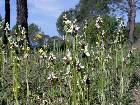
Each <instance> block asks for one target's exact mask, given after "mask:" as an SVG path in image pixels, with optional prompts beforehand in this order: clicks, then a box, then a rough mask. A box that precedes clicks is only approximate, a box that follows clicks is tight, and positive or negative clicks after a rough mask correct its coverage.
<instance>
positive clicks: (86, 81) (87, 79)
mask: <svg viewBox="0 0 140 105" xmlns="http://www.w3.org/2000/svg"><path fill="white" fill-rule="evenodd" d="M83 82H84V83H86V85H90V82H91V81H90V78H89V77H88V76H87V75H85V76H84V79H83Z"/></svg>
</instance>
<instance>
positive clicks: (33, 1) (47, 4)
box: [29, 0, 63, 17]
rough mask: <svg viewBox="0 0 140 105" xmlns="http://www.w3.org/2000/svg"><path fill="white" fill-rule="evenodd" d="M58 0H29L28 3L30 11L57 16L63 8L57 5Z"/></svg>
mask: <svg viewBox="0 0 140 105" xmlns="http://www.w3.org/2000/svg"><path fill="white" fill-rule="evenodd" d="M57 1H58V0H30V1H29V4H30V6H31V8H32V12H38V13H43V14H49V15H52V16H54V17H58V16H59V15H60V13H61V12H62V10H63V7H62V6H60V5H58V4H59V3H58V2H57Z"/></svg>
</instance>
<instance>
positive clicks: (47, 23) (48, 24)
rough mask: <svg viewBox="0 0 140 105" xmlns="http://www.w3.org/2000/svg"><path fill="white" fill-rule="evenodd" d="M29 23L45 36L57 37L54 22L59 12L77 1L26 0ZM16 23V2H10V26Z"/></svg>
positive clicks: (1, 9) (0, 9)
mask: <svg viewBox="0 0 140 105" xmlns="http://www.w3.org/2000/svg"><path fill="white" fill-rule="evenodd" d="M4 1H5V0H0V12H1V13H0V14H1V15H2V17H4V14H5V13H4ZM27 1H28V10H29V17H28V21H29V23H36V24H37V25H38V26H40V27H41V29H42V31H43V32H45V34H47V35H58V33H57V29H56V21H57V18H58V17H59V15H60V14H61V12H63V11H64V10H69V9H70V8H73V7H74V6H75V5H76V4H78V2H79V0H27ZM15 23H16V0H11V26H13V25H14V24H15Z"/></svg>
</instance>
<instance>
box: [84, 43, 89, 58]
mask: <svg viewBox="0 0 140 105" xmlns="http://www.w3.org/2000/svg"><path fill="white" fill-rule="evenodd" d="M84 53H85V55H86V56H87V57H89V56H90V53H89V52H88V44H86V46H85V49H84Z"/></svg>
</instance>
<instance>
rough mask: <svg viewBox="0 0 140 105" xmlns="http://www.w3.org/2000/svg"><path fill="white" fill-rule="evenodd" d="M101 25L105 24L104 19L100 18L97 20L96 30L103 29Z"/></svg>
mask: <svg viewBox="0 0 140 105" xmlns="http://www.w3.org/2000/svg"><path fill="white" fill-rule="evenodd" d="M101 23H103V20H102V18H101V17H100V16H99V17H98V18H97V19H96V24H95V26H96V28H98V29H99V28H101V26H100V24H101Z"/></svg>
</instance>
